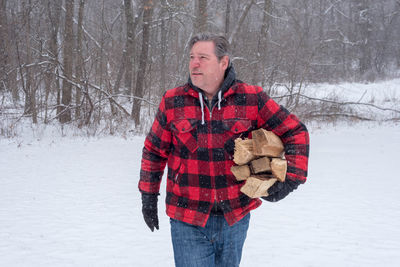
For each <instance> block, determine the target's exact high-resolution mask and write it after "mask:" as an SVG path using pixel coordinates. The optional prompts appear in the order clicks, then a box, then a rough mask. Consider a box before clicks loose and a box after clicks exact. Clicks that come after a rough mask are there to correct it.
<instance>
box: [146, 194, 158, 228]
mask: <svg viewBox="0 0 400 267" xmlns="http://www.w3.org/2000/svg"><path fill="white" fill-rule="evenodd" d="M157 197H158V194H146V193H142V214H143V218H144V221H145V222H146V224H147V226H148V227H149V228H150V230H151V231H152V232H154V228H156V229H157V230H158V229H159V226H158V209H157V201H158V198H157Z"/></svg>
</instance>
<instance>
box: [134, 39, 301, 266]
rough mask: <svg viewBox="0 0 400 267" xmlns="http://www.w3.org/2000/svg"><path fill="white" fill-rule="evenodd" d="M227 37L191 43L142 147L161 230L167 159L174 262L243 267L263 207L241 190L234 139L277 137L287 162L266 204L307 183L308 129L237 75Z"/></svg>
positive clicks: (149, 205)
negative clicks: (185, 69)
mask: <svg viewBox="0 0 400 267" xmlns="http://www.w3.org/2000/svg"><path fill="white" fill-rule="evenodd" d="M228 46H229V44H228V42H227V40H226V39H225V38H224V37H222V36H217V35H212V34H205V33H203V34H198V35H196V36H194V37H193V38H192V39H191V41H190V62H189V74H190V78H189V81H188V83H187V84H185V85H183V86H180V87H177V88H174V89H172V90H168V91H167V92H166V93H165V94H164V96H163V97H162V100H161V103H160V106H159V109H158V112H157V115H156V117H155V120H154V123H153V125H152V128H151V130H150V132H149V134H148V135H147V138H146V140H145V144H144V148H143V158H142V166H141V172H140V181H139V190H140V192H141V193H142V204H143V206H142V212H143V216H144V220H145V222H146V224H147V225H148V226H149V228H150V229H151V231H153V230H154V228H156V229H159V225H158V215H157V196H158V195H159V189H160V182H161V177H162V175H163V171H164V168H165V165H166V164H167V163H168V176H167V196H166V213H167V215H168V216H169V217H170V223H171V237H172V244H173V249H174V258H175V264H176V266H205V267H210V266H230V267H231V266H239V263H240V259H241V255H242V247H243V244H244V241H245V239H246V235H247V229H248V226H249V220H250V211H251V210H253V209H255V208H257V207H258V206H260V205H261V200H260V199H258V198H257V199H251V198H249V197H247V196H246V195H244V194H242V193H241V192H240V187H241V186H242V185H243V182H238V181H237V180H236V178H235V177H234V176H233V174H232V173H231V171H230V168H231V166H233V165H234V163H233V161H232V159H233V152H234V140H235V139H236V138H238V137H242V138H245V137H247V136H248V135H249V133H250V132H251V131H253V130H255V129H259V128H265V129H266V130H269V131H273V132H274V133H275V134H277V135H278V136H279V137H280V138H281V140H282V142H283V143H284V145H285V157H286V160H287V162H288V169H287V177H286V181H285V182H283V183H282V182H277V183H275V184H274V185H273V186H272V187H271V188H270V189H269V190H268V193H269V196H268V197H265V200H268V201H273V202H274V201H278V200H281V199H283V198H284V197H286V195H288V194H289V193H290V192H292V191H293V190H294V189H296V188H297V187H298V185H299V184H301V183H304V182H305V181H306V176H307V164H308V151H309V136H308V132H307V129H306V127H305V126H304V125H303V124H302V123H301V122H300V121H299V120H298V119H297V117H296V116H294V115H293V114H290V113H289V112H288V111H287V110H286V109H285V108H283V107H281V106H279V105H278V104H276V103H275V102H274V101H273V100H272V99H271V98H270V97H269V96H268V95H267V94H266V93H265V92H263V90H262V88H260V87H258V86H251V85H248V84H246V83H243V82H241V81H239V80H237V79H236V75H235V71H234V69H233V66H232V65H231V64H230V60H229V55H228Z"/></svg>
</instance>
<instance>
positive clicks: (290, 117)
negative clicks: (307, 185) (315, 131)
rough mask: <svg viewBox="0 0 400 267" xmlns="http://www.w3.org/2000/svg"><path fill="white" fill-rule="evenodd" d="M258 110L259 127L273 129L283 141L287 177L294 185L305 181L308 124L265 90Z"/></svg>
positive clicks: (260, 93) (261, 93) (259, 97)
mask: <svg viewBox="0 0 400 267" xmlns="http://www.w3.org/2000/svg"><path fill="white" fill-rule="evenodd" d="M258 110H259V112H258V120H257V124H258V127H259V128H264V129H266V130H268V131H272V132H273V133H275V134H276V135H278V136H279V137H280V138H281V140H282V142H283V145H284V147H285V158H286V160H287V163H288V168H287V173H286V179H289V180H291V181H293V182H295V183H290V184H293V185H295V184H302V183H304V182H305V181H306V179H307V170H308V155H309V142H310V141H309V134H308V131H307V128H306V126H305V125H304V124H303V123H301V122H300V120H299V119H298V118H297V117H296V116H295V115H294V114H291V113H290V112H289V111H288V110H287V109H285V108H284V107H282V106H280V105H278V104H277V103H276V102H275V101H274V100H272V99H271V98H270V97H269V96H268V95H267V94H266V93H265V92H263V91H261V92H259V93H258ZM288 184H289V183H288ZM295 188H297V186H291V188H287V189H288V190H286V191H288V193H290V192H291V191H293V190H294V189H295ZM288 193H287V194H288ZM287 194H286V195H287ZM286 195H285V196H286ZM275 201H276V200H275Z"/></svg>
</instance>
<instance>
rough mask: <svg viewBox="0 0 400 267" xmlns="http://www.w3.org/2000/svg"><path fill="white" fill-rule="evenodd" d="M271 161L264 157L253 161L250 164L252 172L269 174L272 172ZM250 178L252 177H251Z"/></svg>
mask: <svg viewBox="0 0 400 267" xmlns="http://www.w3.org/2000/svg"><path fill="white" fill-rule="evenodd" d="M270 162H271V161H270V159H269V158H268V157H262V158H259V159H255V160H252V161H251V162H250V166H251V170H252V171H253V173H255V174H256V173H260V172H268V171H271V165H270ZM249 176H250V175H249Z"/></svg>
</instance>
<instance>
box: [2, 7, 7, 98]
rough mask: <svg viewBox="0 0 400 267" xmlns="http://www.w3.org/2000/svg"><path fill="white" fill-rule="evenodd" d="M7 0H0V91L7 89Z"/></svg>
mask: <svg viewBox="0 0 400 267" xmlns="http://www.w3.org/2000/svg"><path fill="white" fill-rule="evenodd" d="M6 5H7V1H6V0H0V92H1V91H3V90H6V89H7V87H8V86H7V84H8V79H7V66H8V53H7V47H8V34H7V30H8V23H7V10H6Z"/></svg>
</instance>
